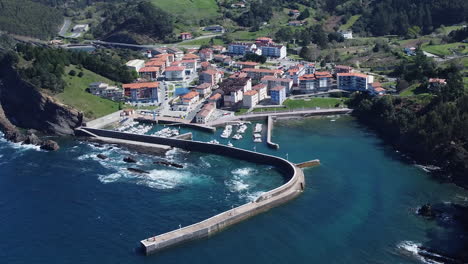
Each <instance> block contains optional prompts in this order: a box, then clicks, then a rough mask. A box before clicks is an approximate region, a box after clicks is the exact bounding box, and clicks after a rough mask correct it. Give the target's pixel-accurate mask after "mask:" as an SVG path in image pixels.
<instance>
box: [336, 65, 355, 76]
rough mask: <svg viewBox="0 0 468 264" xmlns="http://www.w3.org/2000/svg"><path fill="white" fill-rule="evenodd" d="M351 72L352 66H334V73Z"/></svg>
mask: <svg viewBox="0 0 468 264" xmlns="http://www.w3.org/2000/svg"><path fill="white" fill-rule="evenodd" d="M351 72H353V68H352V67H350V66H345V65H336V66H335V74H336V73H351Z"/></svg>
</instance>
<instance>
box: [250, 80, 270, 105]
mask: <svg viewBox="0 0 468 264" xmlns="http://www.w3.org/2000/svg"><path fill="white" fill-rule="evenodd" d="M252 90H255V91H257V93H258V101H259V102H260V101H262V100H264V99H266V98H267V93H268V91H267V90H268V89H267V85H266V84H264V83H259V84H257V85H255V86H253V87H252Z"/></svg>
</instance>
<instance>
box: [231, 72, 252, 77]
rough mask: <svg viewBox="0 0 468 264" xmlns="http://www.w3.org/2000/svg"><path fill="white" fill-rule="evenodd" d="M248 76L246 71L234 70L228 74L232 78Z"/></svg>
mask: <svg viewBox="0 0 468 264" xmlns="http://www.w3.org/2000/svg"><path fill="white" fill-rule="evenodd" d="M245 77H248V74H247V73H246V72H235V73H233V74H231V75H230V76H229V78H230V79H232V78H245Z"/></svg>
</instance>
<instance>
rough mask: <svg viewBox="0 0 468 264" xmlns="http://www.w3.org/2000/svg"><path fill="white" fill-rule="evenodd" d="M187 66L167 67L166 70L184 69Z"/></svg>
mask: <svg viewBox="0 0 468 264" xmlns="http://www.w3.org/2000/svg"><path fill="white" fill-rule="evenodd" d="M184 70H185V67H184V66H171V67H168V68H166V71H184Z"/></svg>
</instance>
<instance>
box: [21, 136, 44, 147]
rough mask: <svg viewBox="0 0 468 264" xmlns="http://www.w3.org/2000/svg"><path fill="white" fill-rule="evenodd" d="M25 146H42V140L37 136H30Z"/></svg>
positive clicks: (25, 141)
mask: <svg viewBox="0 0 468 264" xmlns="http://www.w3.org/2000/svg"><path fill="white" fill-rule="evenodd" d="M23 144H30V145H41V140H40V139H39V138H38V137H37V136H36V135H35V134H29V135H27V136H26V139H25V140H24V141H23Z"/></svg>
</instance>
